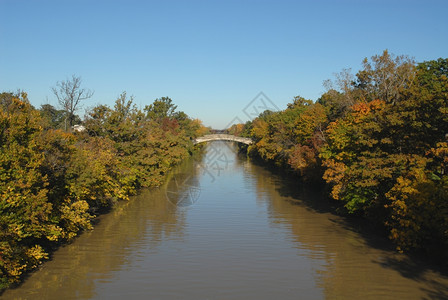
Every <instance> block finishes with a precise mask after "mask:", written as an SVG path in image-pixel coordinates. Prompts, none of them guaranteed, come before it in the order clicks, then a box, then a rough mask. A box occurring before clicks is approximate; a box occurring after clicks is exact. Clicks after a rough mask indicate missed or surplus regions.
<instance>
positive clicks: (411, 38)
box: [0, 0, 448, 128]
mask: <svg viewBox="0 0 448 300" xmlns="http://www.w3.org/2000/svg"><path fill="white" fill-rule="evenodd" d="M0 12H1V18H0V91H16V90H17V89H22V90H24V91H26V92H28V95H29V99H30V101H31V103H32V104H33V105H35V106H36V107H39V106H40V104H44V103H50V104H53V105H55V106H56V105H57V102H56V99H55V98H54V96H53V95H52V93H51V89H50V88H51V87H52V86H54V85H55V83H56V82H57V81H60V80H64V79H66V78H68V77H69V76H71V75H72V74H76V75H78V76H81V77H82V79H83V86H84V87H86V88H90V89H92V90H94V91H95V94H94V96H93V97H92V98H91V99H90V100H88V101H86V102H85V103H84V108H88V107H92V106H94V105H96V104H99V103H101V104H107V105H110V106H112V105H113V103H114V101H115V99H116V98H117V97H118V96H119V95H120V93H121V92H123V91H126V92H127V93H128V95H133V96H134V97H135V103H136V104H137V105H138V106H140V105H141V106H142V107H143V106H144V105H146V104H150V103H152V101H153V100H154V99H156V98H160V97H163V96H169V97H171V98H172V99H173V101H174V103H175V104H177V105H178V109H179V110H182V111H185V112H186V113H187V114H188V115H190V116H191V117H193V118H199V119H201V120H203V121H204V124H205V125H210V126H212V127H214V128H222V127H224V126H225V125H226V124H228V123H229V122H230V121H231V120H232V119H234V118H235V117H238V118H240V119H244V114H243V112H242V110H243V109H244V107H245V106H246V105H247V104H248V103H250V101H251V100H252V99H253V98H254V97H255V96H256V95H257V94H259V92H264V94H265V95H266V96H267V97H269V98H270V99H271V100H272V101H273V102H274V103H275V104H276V105H277V106H278V107H279V108H281V109H284V108H285V107H286V104H287V103H289V102H291V99H292V98H293V97H294V96H296V95H300V96H302V97H305V98H308V99H311V100H316V99H317V98H318V97H319V96H320V95H321V94H322V93H323V92H324V88H323V86H322V82H323V81H324V80H325V79H329V78H333V74H334V73H336V72H339V71H341V70H342V69H343V68H352V70H353V73H356V71H357V70H358V69H359V68H360V67H361V62H362V59H363V58H364V57H371V56H372V55H375V54H381V53H382V51H383V50H384V49H388V50H389V51H390V52H391V53H393V54H397V55H401V54H406V55H409V56H411V57H414V58H415V60H416V61H418V62H421V61H425V60H432V59H437V58H439V57H444V58H446V57H448V17H447V12H448V1H446V0H440V1H434V0H420V1H413V0H407V1H406V0H388V1H373V0H371V1H370V0H341V1H336V0H327V1H311V0H310V1H282V0H279V1H245V0H239V1H234V0H230V1H228V0H227V1H224V0H223V1H135V0H123V1H114V0H71V1H68V0H67V1H65V0H39V1H37V0H36V1H32V0H28V1H26V0H0ZM80 113H81V114H82V113H83V111H80ZM246 119H247V117H246ZM243 121H245V120H243Z"/></svg>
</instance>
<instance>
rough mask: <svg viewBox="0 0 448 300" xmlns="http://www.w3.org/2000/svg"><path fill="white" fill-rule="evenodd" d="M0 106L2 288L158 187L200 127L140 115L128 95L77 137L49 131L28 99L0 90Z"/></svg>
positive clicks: (99, 112) (176, 116) (181, 118)
mask: <svg viewBox="0 0 448 300" xmlns="http://www.w3.org/2000/svg"><path fill="white" fill-rule="evenodd" d="M0 103H1V105H0V124H1V125H2V130H1V132H0V141H1V143H0V148H1V149H0V150H1V156H0V178H1V181H0V199H1V200H0V228H2V231H1V232H0V241H1V242H0V290H4V289H5V288H7V287H9V286H11V285H14V284H18V283H20V282H21V280H22V279H23V278H24V277H25V276H26V274H27V273H28V272H30V271H32V270H34V269H35V268H36V267H38V266H39V265H40V264H41V263H42V262H44V261H45V260H48V259H49V258H50V256H51V253H52V252H53V251H54V250H55V249H57V248H58V247H60V246H61V245H64V244H67V243H69V242H71V241H72V240H73V239H74V238H75V237H76V236H78V235H79V234H80V233H81V232H83V231H86V230H90V229H92V221H93V220H94V218H95V217H96V216H97V215H98V214H100V213H102V212H105V211H108V210H109V209H110V208H111V207H112V206H113V205H114V204H115V203H117V202H118V201H127V200H129V196H130V195H134V194H136V193H137V191H138V190H140V189H142V188H148V187H155V186H160V185H161V184H162V183H163V182H164V179H165V176H166V174H167V173H168V172H169V170H170V169H171V168H172V167H173V166H175V165H177V164H178V163H179V162H181V161H182V160H183V159H185V158H186V157H188V156H189V155H191V154H192V153H193V152H194V146H193V143H192V139H194V138H195V137H197V136H198V135H200V134H202V132H203V131H204V130H205V128H203V126H202V125H201V123H200V121H198V120H191V119H190V118H188V116H186V115H185V114H184V113H182V112H175V110H174V109H171V110H170V111H171V113H170V114H169V115H168V114H166V113H163V112H162V113H160V112H159V114H155V112H154V111H152V110H151V109H152V108H151V106H150V107H148V109H147V110H145V111H141V110H139V109H137V108H136V106H135V105H134V104H133V103H132V99H128V98H127V97H126V94H122V95H121V96H120V97H119V98H118V99H117V101H116V103H115V106H114V108H109V107H107V106H104V105H99V106H97V107H94V108H93V109H92V110H91V111H90V112H89V114H88V115H87V116H86V119H85V121H84V126H85V128H86V130H85V131H84V132H76V133H71V132H65V131H63V130H60V129H56V128H52V127H51V125H50V124H51V123H50V122H49V120H48V119H47V118H46V117H45V116H44V115H43V114H42V111H39V110H38V109H35V108H34V107H32V106H31V105H30V104H29V102H28V100H27V98H26V94H20V95H13V94H9V93H3V94H1V101H0ZM154 103H155V104H157V105H158V106H161V105H162V106H163V105H165V106H167V107H168V108H169V107H171V108H173V107H174V105H173V104H172V103H171V101H167V100H166V99H165V100H156V101H155V102H154ZM152 107H153V108H154V106H152ZM149 116H151V117H149Z"/></svg>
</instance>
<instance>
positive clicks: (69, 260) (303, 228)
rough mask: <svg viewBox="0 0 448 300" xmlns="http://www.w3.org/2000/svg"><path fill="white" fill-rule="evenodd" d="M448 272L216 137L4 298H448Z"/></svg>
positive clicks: (58, 254) (67, 246) (120, 205)
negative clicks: (158, 184)
mask: <svg viewBox="0 0 448 300" xmlns="http://www.w3.org/2000/svg"><path fill="white" fill-rule="evenodd" d="M446 274H447V273H446V272H445V271H442V270H438V269H437V267H434V266H431V265H429V264H428V263H425V262H422V261H419V260H416V259H411V258H409V257H408V256H406V255H402V254H398V253H396V252H394V251H393V249H392V247H391V245H390V244H389V242H388V241H387V240H385V239H384V238H383V237H381V236H380V235H377V234H375V233H369V232H365V231H364V230H362V229H359V226H356V225H353V224H352V223H349V222H347V221H346V220H344V219H343V218H341V217H339V216H337V215H335V214H333V213H332V210H331V209H330V208H329V207H328V203H327V201H326V200H325V199H324V198H322V197H321V196H320V195H319V193H317V192H313V191H312V190H310V189H309V188H307V187H303V186H300V185H299V184H297V183H295V181H294V180H292V179H290V178H285V176H282V175H280V174H276V173H273V172H271V171H269V170H268V169H266V168H264V167H262V166H258V165H256V164H253V163H251V162H249V161H248V160H247V159H245V158H244V157H241V156H240V155H237V152H236V146H235V145H233V144H232V143H225V142H213V143H210V144H209V145H208V146H207V149H206V154H205V155H203V156H201V157H197V158H192V159H190V160H188V161H186V162H184V164H182V165H181V166H180V167H179V168H177V169H176V170H175V171H173V172H172V174H170V176H169V178H168V181H167V183H166V184H165V186H163V187H160V188H157V189H150V190H145V191H143V192H142V193H141V194H140V195H138V196H135V197H133V199H132V200H131V201H129V202H126V203H124V202H123V203H120V204H118V205H117V206H116V207H115V208H114V210H112V212H110V213H109V214H107V215H103V216H101V217H99V218H98V224H96V225H95V228H94V230H92V231H89V232H85V233H84V234H82V235H81V236H80V237H79V238H77V239H76V240H75V241H74V242H73V243H71V244H69V245H66V246H64V247H61V248H60V249H59V250H57V251H56V252H55V253H54V254H53V256H52V259H51V260H50V261H48V262H46V263H45V264H44V265H43V266H42V267H41V268H40V269H39V270H37V271H36V272H34V273H32V274H31V275H30V276H29V277H28V278H27V280H26V281H25V282H24V283H23V284H22V285H21V286H19V287H18V288H16V289H11V290H7V291H6V292H5V293H4V294H3V295H2V299H58V300H59V299H447V298H448V277H447V276H446Z"/></svg>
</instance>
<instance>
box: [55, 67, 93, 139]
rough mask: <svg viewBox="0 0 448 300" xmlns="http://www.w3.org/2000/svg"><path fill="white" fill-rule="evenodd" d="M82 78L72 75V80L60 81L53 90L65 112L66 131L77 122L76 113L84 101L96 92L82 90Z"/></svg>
mask: <svg viewBox="0 0 448 300" xmlns="http://www.w3.org/2000/svg"><path fill="white" fill-rule="evenodd" d="M81 82H82V80H81V77H79V76H75V75H72V78H71V79H66V80H65V81H58V82H57V83H56V86H55V87H53V88H52V89H51V90H52V91H53V94H54V95H55V96H56V98H57V99H58V103H59V105H61V107H62V108H63V109H64V110H65V113H66V116H65V130H66V131H67V129H68V127H69V128H71V127H72V126H73V125H74V121H75V118H74V117H75V112H76V110H77V109H78V108H79V106H80V103H81V102H82V101H83V100H86V99H89V98H91V97H92V96H93V94H94V92H93V91H91V90H86V89H84V88H81Z"/></svg>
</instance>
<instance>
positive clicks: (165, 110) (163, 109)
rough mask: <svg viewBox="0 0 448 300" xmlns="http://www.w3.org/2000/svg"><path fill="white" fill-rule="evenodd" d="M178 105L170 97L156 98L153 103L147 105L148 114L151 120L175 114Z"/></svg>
mask: <svg viewBox="0 0 448 300" xmlns="http://www.w3.org/2000/svg"><path fill="white" fill-rule="evenodd" d="M176 108H177V105H174V104H173V100H171V98H169V97H162V98H160V99H156V100H154V102H153V104H150V105H146V107H145V111H146V115H147V117H148V118H149V119H150V120H160V119H163V118H171V117H173V116H174V114H175V111H176Z"/></svg>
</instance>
